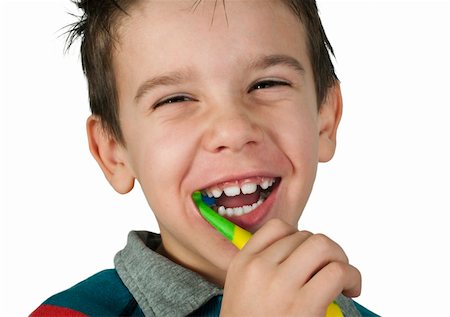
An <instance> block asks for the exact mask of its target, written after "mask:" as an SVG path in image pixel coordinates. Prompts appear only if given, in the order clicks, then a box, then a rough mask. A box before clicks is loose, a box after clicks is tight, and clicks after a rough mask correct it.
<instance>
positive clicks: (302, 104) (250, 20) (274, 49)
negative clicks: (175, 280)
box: [112, 1, 332, 280]
mask: <svg viewBox="0 0 450 317" xmlns="http://www.w3.org/2000/svg"><path fill="white" fill-rule="evenodd" d="M214 2H216V1H202V2H201V3H200V4H199V5H198V7H196V9H195V10H194V8H195V5H194V3H195V1H151V2H150V1H148V2H145V4H142V5H139V6H137V7H135V8H134V9H133V10H131V12H130V16H129V17H126V18H124V20H122V21H121V27H120V29H119V35H120V43H119V44H118V45H117V46H116V50H115V52H114V57H113V60H114V70H115V76H116V79H117V83H116V84H117V89H118V97H119V104H120V111H119V112H120V114H119V116H120V124H121V128H122V131H123V134H124V139H125V142H126V147H118V148H119V149H118V150H117V151H120V153H121V154H120V155H121V157H123V158H124V160H123V164H124V168H125V169H127V171H128V173H129V176H130V177H131V176H132V177H135V178H136V179H137V180H138V181H139V183H140V184H141V187H142V189H143V191H144V193H145V196H146V198H147V200H148V202H149V205H150V207H151V208H152V210H153V212H154V213H155V215H156V218H157V221H158V223H159V226H160V229H161V235H162V237H163V241H164V248H165V250H166V252H167V253H168V254H169V256H171V257H172V258H173V259H174V260H175V261H178V262H181V263H182V264H184V265H185V266H188V267H191V268H193V269H194V270H197V271H200V272H202V273H203V274H205V275H207V276H210V277H211V279H218V280H221V279H222V277H223V274H224V272H225V271H226V269H227V267H228V264H229V262H230V260H231V259H232V257H233V255H234V254H235V253H236V252H237V250H236V248H235V247H234V246H233V245H231V244H230V243H229V242H228V241H227V240H225V238H223V237H222V236H221V235H220V234H219V233H218V232H216V230H214V229H213V228H212V227H211V226H210V225H209V224H208V223H207V222H206V221H205V220H204V219H203V218H202V217H201V216H200V214H199V212H198V211H197V208H196V207H195V206H194V204H193V202H192V199H191V194H192V193H193V192H194V191H195V190H199V189H200V190H208V191H211V192H214V191H217V189H219V193H220V190H221V189H224V188H228V189H227V191H232V189H233V186H234V187H236V186H240V187H245V188H246V189H248V190H249V191H250V192H252V191H254V189H255V188H254V187H255V186H254V184H257V185H261V184H262V183H264V181H265V183H266V184H262V185H263V187H266V186H267V183H269V185H270V183H271V180H275V183H274V184H273V185H272V186H271V187H269V188H268V189H266V190H264V191H263V190H261V187H260V186H257V191H256V192H255V193H253V194H249V195H247V196H245V197H243V195H242V194H241V195H240V196H235V197H234V198H229V197H225V194H222V198H220V199H219V200H218V202H220V204H222V205H224V206H225V207H238V206H245V205H251V204H252V203H253V202H256V201H257V200H259V199H260V198H261V197H260V196H261V195H263V198H264V196H265V195H268V196H267V198H265V200H264V202H263V203H262V204H261V205H259V207H257V208H256V209H254V210H252V211H250V212H249V213H248V214H245V215H243V216H236V215H232V216H231V217H230V219H231V220H232V221H233V222H235V223H238V224H240V225H241V226H243V227H244V228H246V229H248V230H250V231H252V232H254V231H256V230H257V229H258V228H259V227H261V226H262V225H263V224H264V223H265V222H267V220H269V219H271V218H280V219H282V220H284V221H285V222H287V223H290V224H292V225H293V226H297V222H298V220H299V217H300V215H301V213H302V211H303V208H304V206H305V204H306V201H307V199H308V196H309V194H310V192H311V189H312V185H313V181H314V178H315V174H316V167H317V162H318V161H319V160H321V159H322V160H327V159H329V157H323V158H322V157H320V156H321V154H320V153H322V152H324V153H327V150H324V151H323V150H322V149H321V147H326V146H332V145H329V144H328V145H326V144H322V143H327V142H324V141H323V140H322V136H321V133H322V130H323V129H324V123H323V122H324V120H323V118H322V111H321V112H318V110H317V103H316V94H315V89H314V80H313V73H312V69H311V64H310V61H309V58H308V56H307V48H306V42H305V33H304V29H303V27H302V25H301V24H300V22H299V20H298V19H297V17H296V16H294V15H293V14H292V13H291V12H290V10H289V9H288V8H287V7H285V5H283V4H282V2H281V1H273V2H270V1H227V2H226V15H225V11H224V8H223V6H222V1H217V7H216V9H215V10H214V6H215V4H214ZM227 19H228V21H227ZM328 152H329V151H328ZM120 177H123V178H126V176H120ZM120 177H119V178H120ZM268 181H269V182H268ZM114 182H120V180H119V181H117V180H113V181H112V183H113V185H114ZM230 188H231V189H230ZM213 189H214V190H213ZM263 192H264V194H262V193H263ZM253 207H254V206H253ZM253 207H252V208H253ZM244 209H245V208H242V210H244ZM248 209H249V208H247V211H248ZM233 213H237V214H239V213H240V211H239V208H237V209H235V210H234V211H233Z"/></svg>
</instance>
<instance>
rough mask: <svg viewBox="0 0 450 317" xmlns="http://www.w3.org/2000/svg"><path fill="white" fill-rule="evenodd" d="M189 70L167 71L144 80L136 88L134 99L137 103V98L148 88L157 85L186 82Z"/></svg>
mask: <svg viewBox="0 0 450 317" xmlns="http://www.w3.org/2000/svg"><path fill="white" fill-rule="evenodd" d="M189 75H190V72H188V71H174V72H169V73H166V74H164V75H161V76H156V77H153V78H150V79H148V80H146V81H144V82H143V83H142V84H141V85H140V86H139V88H138V90H137V92H136V95H135V97H134V101H135V102H136V103H137V102H138V101H139V99H140V98H141V97H142V96H143V95H145V94H146V93H147V92H148V91H149V90H151V89H154V88H155V87H157V86H168V85H178V84H181V83H183V82H186V81H187V80H188V78H189Z"/></svg>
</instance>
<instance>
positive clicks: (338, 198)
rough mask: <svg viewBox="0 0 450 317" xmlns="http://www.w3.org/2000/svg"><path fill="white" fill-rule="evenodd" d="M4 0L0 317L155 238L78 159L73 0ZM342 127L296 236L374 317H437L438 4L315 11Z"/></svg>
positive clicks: (445, 170)
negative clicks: (356, 275) (136, 232)
mask: <svg viewBox="0 0 450 317" xmlns="http://www.w3.org/2000/svg"><path fill="white" fill-rule="evenodd" d="M0 1H1V7H0V106H1V107H0V111H1V112H0V138H1V139H0V141H1V144H0V160H1V161H0V182H1V184H0V185H1V186H0V210H1V219H0V226H1V227H0V234H1V240H0V241H1V251H0V254H1V255H0V265H1V268H0V278H1V280H0V288H1V294H0V315H2V316H25V315H27V314H29V313H30V312H31V311H32V310H33V309H34V308H36V307H37V305H39V304H40V303H41V302H42V301H43V300H45V299H46V298H47V297H48V296H50V295H52V294H54V293H56V292H59V291H61V290H63V289H66V288H68V287H69V286H71V285H73V284H74V283H76V282H78V281H80V280H82V279H84V278H86V277H88V276H90V275H91V274H93V273H95V272H97V271H99V270H102V269H105V268H111V267H113V262H112V260H113V256H114V254H115V252H116V251H118V250H119V249H120V248H122V247H123V246H124V244H125V240H126V235H127V232H128V231H129V230H131V229H147V230H157V226H156V223H155V219H154V218H153V216H152V213H151V211H150V210H149V209H148V207H147V205H146V202H145V200H144V198H143V195H142V194H141V193H140V189H139V188H136V189H137V190H134V191H133V192H132V193H131V194H128V195H125V196H120V195H119V194H116V193H115V192H114V191H113V190H112V189H111V187H110V186H109V185H108V184H107V182H106V180H105V179H104V177H103V175H102V173H101V171H100V169H99V168H98V167H97V165H96V163H95V161H94V160H93V159H92V158H91V157H90V154H89V151H88V147H87V141H86V136H85V127H84V124H85V119H86V117H87V116H88V115H89V110H88V100H87V89H86V83H85V80H84V77H83V75H82V71H81V65H80V59H79V55H78V51H77V49H78V45H76V46H75V47H74V49H73V50H72V51H71V52H70V53H69V54H66V55H64V54H63V47H64V37H63V36H62V37H59V35H61V34H62V33H63V32H61V31H58V30H59V29H60V28H61V27H62V26H65V25H67V24H68V23H70V22H73V21H74V19H73V18H71V17H70V16H69V15H68V14H67V13H66V12H76V11H75V10H74V9H75V8H74V6H73V5H72V4H71V3H70V1H69V0H65V1H62V0H53V1H17V0H15V1H5V0H0ZM318 4H319V8H320V10H321V14H322V19H323V23H324V25H325V29H326V31H327V33H328V36H329V38H330V40H331V42H332V44H333V46H334V48H335V51H336V55H337V65H336V67H337V71H338V75H339V77H340V79H341V80H342V90H343V95H344V103H345V108H344V117H343V120H342V123H341V129H340V132H339V140H338V141H339V142H338V143H339V144H338V151H337V153H336V156H335V158H334V159H333V161H332V162H330V163H327V164H322V165H321V166H320V168H319V174H318V178H317V182H316V186H315V189H314V190H313V194H312V196H311V200H310V202H309V204H308V206H307V209H306V211H305V213H304V216H303V218H302V220H301V227H302V228H305V229H308V230H312V231H315V232H324V233H326V234H327V235H329V236H330V237H332V238H333V239H335V240H336V241H337V242H339V243H340V244H341V245H342V246H343V247H344V249H345V250H346V252H347V253H348V255H349V257H350V259H351V262H352V263H353V264H354V265H355V266H357V267H358V268H360V270H361V271H362V273H363V278H364V288H363V294H362V296H361V297H360V298H359V299H358V301H359V302H360V303H362V304H363V305H365V306H367V307H368V308H370V309H372V310H374V311H375V312H377V313H379V314H381V315H383V316H449V315H450V290H449V285H450V279H449V276H450V274H449V270H450V263H449V257H450V256H449V253H450V245H449V240H450V238H449V235H450V234H449V231H450V225H449V211H450V202H449V197H450V184H449V179H450V169H449V162H450V158H449V148H450V133H449V126H450V118H449V105H450V102H449V101H450V100H449V94H450V77H449V72H450V68H449V59H450V57H449V56H450V51H449V42H450V34H449V22H448V21H449V20H450V14H449V4H448V2H446V1H356V0H355V1H319V2H318Z"/></svg>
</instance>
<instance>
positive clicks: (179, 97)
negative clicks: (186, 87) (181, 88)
mask: <svg viewBox="0 0 450 317" xmlns="http://www.w3.org/2000/svg"><path fill="white" fill-rule="evenodd" d="M187 101H196V100H195V99H193V98H192V97H189V96H185V95H175V96H170V97H167V98H164V99H162V100H160V101H158V102H157V103H155V104H154V105H153V107H152V108H154V109H156V108H158V107H161V106H164V105H168V104H172V103H180V102H187Z"/></svg>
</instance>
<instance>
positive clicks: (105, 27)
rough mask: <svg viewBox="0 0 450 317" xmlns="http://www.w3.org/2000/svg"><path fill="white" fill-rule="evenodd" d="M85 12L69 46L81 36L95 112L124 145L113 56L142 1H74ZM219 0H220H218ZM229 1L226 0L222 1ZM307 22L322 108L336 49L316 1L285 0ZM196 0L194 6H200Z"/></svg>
mask: <svg viewBox="0 0 450 317" xmlns="http://www.w3.org/2000/svg"><path fill="white" fill-rule="evenodd" d="M72 1H73V2H74V3H75V4H76V5H77V6H78V8H80V9H81V10H82V12H83V14H82V15H81V16H80V17H79V19H78V21H77V22H75V23H74V24H72V25H69V30H68V32H67V33H68V37H67V43H66V48H67V49H69V48H70V46H71V45H72V44H73V42H74V41H75V40H76V39H77V38H81V49H80V51H81V63H82V68H83V72H84V74H85V75H86V78H87V82H88V90H89V104H90V108H91V112H92V114H94V115H96V116H98V117H99V118H100V119H101V121H102V124H103V127H104V129H105V131H106V132H107V133H109V134H110V135H111V136H112V137H113V138H114V139H115V140H116V141H118V142H120V143H122V144H124V139H123V135H122V131H121V128H120V122H119V105H118V101H117V89H116V82H115V78H114V71H113V63H112V55H113V49H114V44H115V41H116V39H117V37H116V36H115V35H116V32H117V26H118V25H119V23H120V19H121V18H122V17H124V16H126V15H127V9H128V8H130V6H132V5H133V4H135V3H137V2H138V1H139V0H72ZM216 1H218V0H216ZM222 1H225V0H222ZM282 1H283V2H284V3H285V4H286V5H287V6H288V7H289V8H290V9H291V10H292V12H293V13H294V14H295V15H296V16H297V17H298V18H299V20H300V21H301V22H302V23H303V25H304V27H305V30H306V33H307V47H308V54H309V58H310V61H311V65H312V68H313V75H314V81H315V89H316V95H317V104H318V107H320V105H321V104H322V102H323V101H324V98H325V97H326V95H327V92H328V89H329V88H330V87H332V86H333V84H335V83H336V81H337V80H338V78H337V76H336V74H335V72H334V67H333V63H332V61H331V59H330V54H329V52H330V53H331V54H333V55H334V52H333V48H332V46H331V44H330V42H329V41H328V38H327V36H326V34H325V31H324V29H323V26H322V23H321V21H320V17H319V13H318V9H317V5H316V2H315V0H282ZM198 2H199V0H196V1H195V3H194V6H196V5H198Z"/></svg>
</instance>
